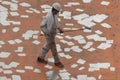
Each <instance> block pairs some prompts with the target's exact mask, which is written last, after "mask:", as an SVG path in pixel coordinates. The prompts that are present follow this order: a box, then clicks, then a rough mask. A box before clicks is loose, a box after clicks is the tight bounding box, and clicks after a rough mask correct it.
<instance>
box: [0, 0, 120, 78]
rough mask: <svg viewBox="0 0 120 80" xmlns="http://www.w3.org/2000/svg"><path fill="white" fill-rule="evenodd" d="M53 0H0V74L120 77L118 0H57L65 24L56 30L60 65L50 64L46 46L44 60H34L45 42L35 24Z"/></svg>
mask: <svg viewBox="0 0 120 80" xmlns="http://www.w3.org/2000/svg"><path fill="white" fill-rule="evenodd" d="M54 2H56V1H55V0H34V1H33V0H27V1H26V0H9V1H8V0H0V80H120V73H119V72H120V67H119V65H120V59H119V58H120V57H119V56H120V54H119V52H120V46H119V45H120V42H119V41H120V34H119V31H120V27H119V26H120V24H119V22H120V18H119V16H120V13H119V12H120V11H119V10H120V6H119V4H120V1H119V0H64V1H62V0H57V2H59V3H61V5H62V8H63V9H62V11H61V12H60V14H59V21H60V24H61V26H62V27H63V29H64V30H70V31H69V32H65V33H64V34H57V36H56V44H57V50H58V54H59V56H60V60H61V62H62V63H63V64H64V66H65V67H64V68H63V69H60V68H58V67H56V66H55V65H54V60H53V57H52V54H51V51H49V52H48V54H47V56H46V57H45V59H46V60H48V61H49V63H48V64H47V65H44V64H41V63H38V62H37V57H38V56H39V53H40V51H41V49H42V46H43V45H44V43H45V38H44V36H40V34H42V33H41V30H40V26H39V25H40V22H41V20H42V17H43V16H45V15H46V12H47V11H48V10H49V9H50V8H51V5H52V3H54ZM82 27H88V28H91V30H89V29H84V30H77V29H81V28H82ZM72 30H73V31H72Z"/></svg>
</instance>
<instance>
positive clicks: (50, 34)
mask: <svg viewBox="0 0 120 80" xmlns="http://www.w3.org/2000/svg"><path fill="white" fill-rule="evenodd" d="M60 10H61V5H60V4H59V3H54V4H53V5H52V9H51V10H50V11H49V12H48V13H47V15H46V16H45V17H44V19H43V21H42V22H41V30H42V31H43V33H44V34H45V38H46V43H45V45H44V46H43V48H42V51H41V54H40V56H39V57H38V59H37V61H38V62H41V63H44V64H47V63H48V62H47V61H46V60H45V59H44V58H45V56H46V54H47V52H48V51H49V49H51V51H52V55H53V57H54V60H55V65H56V66H58V67H60V68H63V67H64V66H63V64H62V63H61V62H60V59H59V57H58V54H57V50H56V44H55V35H56V30H57V29H58V30H59V31H60V33H63V29H62V28H61V27H60V25H59V22H58V17H57V14H58V13H59V11H60Z"/></svg>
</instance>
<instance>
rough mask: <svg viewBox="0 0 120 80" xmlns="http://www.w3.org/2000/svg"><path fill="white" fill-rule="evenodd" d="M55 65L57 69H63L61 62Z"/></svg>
mask: <svg viewBox="0 0 120 80" xmlns="http://www.w3.org/2000/svg"><path fill="white" fill-rule="evenodd" d="M55 65H56V66H57V67H59V68H63V67H64V65H63V64H62V63H61V62H58V63H55Z"/></svg>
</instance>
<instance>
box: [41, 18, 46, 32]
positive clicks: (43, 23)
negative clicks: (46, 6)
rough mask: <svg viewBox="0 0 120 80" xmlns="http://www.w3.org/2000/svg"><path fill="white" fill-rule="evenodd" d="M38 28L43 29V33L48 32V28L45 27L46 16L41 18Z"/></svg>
mask: <svg viewBox="0 0 120 80" xmlns="http://www.w3.org/2000/svg"><path fill="white" fill-rule="evenodd" d="M40 28H41V30H42V31H43V33H44V34H47V33H48V29H47V19H46V17H44V18H43V20H42V22H41V24H40Z"/></svg>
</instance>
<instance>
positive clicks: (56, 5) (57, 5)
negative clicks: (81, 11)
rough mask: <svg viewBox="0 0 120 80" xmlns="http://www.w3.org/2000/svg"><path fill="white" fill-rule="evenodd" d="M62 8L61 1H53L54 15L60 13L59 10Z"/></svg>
mask: <svg viewBox="0 0 120 80" xmlns="http://www.w3.org/2000/svg"><path fill="white" fill-rule="evenodd" d="M60 10H61V5H60V4H59V3H53V5H52V12H53V15H56V14H58V12H59V11H60Z"/></svg>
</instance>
